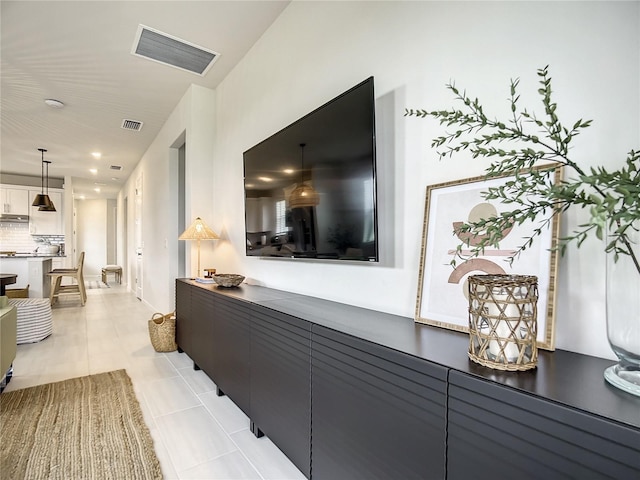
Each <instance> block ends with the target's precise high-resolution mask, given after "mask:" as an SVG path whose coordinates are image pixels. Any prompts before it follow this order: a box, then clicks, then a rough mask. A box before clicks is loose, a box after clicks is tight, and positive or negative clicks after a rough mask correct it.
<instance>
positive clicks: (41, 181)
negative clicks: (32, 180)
mask: <svg viewBox="0 0 640 480" xmlns="http://www.w3.org/2000/svg"><path fill="white" fill-rule="evenodd" d="M38 150H40V153H41V154H42V160H41V161H40V193H41V194H42V195H44V152H46V150H45V149H44V148H39V149H38Z"/></svg>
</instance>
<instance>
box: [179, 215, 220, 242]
mask: <svg viewBox="0 0 640 480" xmlns="http://www.w3.org/2000/svg"><path fill="white" fill-rule="evenodd" d="M219 238H220V237H219V236H218V234H217V233H216V232H214V231H213V230H211V229H210V228H209V227H208V226H207V224H206V223H204V222H203V221H202V219H201V218H200V217H197V218H196V219H195V220H194V221H193V223H192V224H191V226H190V227H189V228H187V229H186V230H185V231H184V232H182V234H181V235H180V236H179V237H178V240H218V239H219Z"/></svg>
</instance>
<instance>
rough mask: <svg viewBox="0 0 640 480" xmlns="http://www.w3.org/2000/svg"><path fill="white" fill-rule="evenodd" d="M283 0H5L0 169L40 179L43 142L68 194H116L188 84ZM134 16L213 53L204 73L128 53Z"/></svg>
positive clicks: (229, 58)
mask: <svg viewBox="0 0 640 480" xmlns="http://www.w3.org/2000/svg"><path fill="white" fill-rule="evenodd" d="M288 3H289V0H287V1H268V0H266V1H265V0H259V1H237V0H235V1H37V2H32V1H6V0H2V2H1V3H0V9H1V10H0V18H1V20H0V21H1V25H0V26H1V43H0V54H1V55H0V57H1V70H0V75H1V90H0V94H1V104H0V106H1V111H0V114H1V137H0V138H1V146H0V172H2V173H18V174H27V175H34V176H37V177H38V178H39V177H40V172H41V154H40V152H39V151H38V148H46V149H47V150H48V151H47V153H45V157H44V158H45V160H50V161H51V162H52V163H51V164H50V165H49V176H50V177H57V178H63V177H65V176H70V177H72V180H73V190H74V195H85V196H86V198H115V196H116V194H117V192H118V191H119V190H120V188H121V186H122V184H123V183H124V181H125V180H126V179H127V177H128V176H129V175H130V174H131V172H132V170H133V168H134V167H135V165H136V164H137V163H138V161H139V160H140V158H141V157H142V155H143V154H144V152H145V151H146V150H147V148H148V147H149V145H150V144H151V142H152V141H153V139H154V138H155V137H156V135H157V134H158V132H159V130H160V128H161V127H162V125H163V124H164V122H165V121H166V119H167V117H168V116H169V114H170V113H171V111H172V110H173V108H174V107H175V106H176V105H177V103H178V102H179V100H180V98H181V97H182V96H183V95H184V94H185V92H186V91H187V89H188V87H189V85H191V84H196V85H202V86H205V87H209V88H215V87H216V86H217V85H218V84H219V83H220V81H221V80H222V79H223V78H224V77H225V76H226V75H227V73H228V72H229V71H230V70H231V69H232V68H233V67H234V66H235V65H236V64H237V63H238V61H239V60H240V59H241V58H242V57H243V56H244V55H245V54H246V52H247V51H248V50H249V49H250V48H251V47H252V45H253V44H254V43H255V42H256V41H257V40H258V38H260V36H261V35H262V34H263V33H264V32H265V30H266V29H267V28H268V27H269V26H270V25H271V24H272V23H273V21H274V20H275V19H276V18H277V16H278V15H279V14H280V13H281V12H282V10H283V9H284V8H285V7H286V6H287V4H288ZM139 24H143V25H145V26H148V27H151V28H153V29H156V30H160V31H162V32H164V33H167V34H169V35H172V36H174V37H178V38H180V39H182V40H186V41H187V42H190V43H192V44H195V45H198V46H200V47H204V48H206V49H209V50H213V51H215V52H218V53H219V54H220V57H219V58H218V60H217V61H216V62H215V64H214V65H213V67H212V68H211V69H210V70H209V71H208V73H207V74H206V75H205V76H204V77H201V76H199V75H196V74H193V73H189V72H185V71H182V70H179V69H176V68H172V67H169V66H166V65H162V64H159V63H157V62H153V61H150V60H147V59H144V58H141V57H138V56H135V55H132V54H131V53H130V52H131V48H132V46H133V43H134V38H135V35H136V30H137V29H138V25H139ZM47 98H54V99H57V100H60V101H62V102H64V104H65V107H64V108H62V109H53V108H51V107H49V106H47V105H45V103H44V100H45V99H47ZM123 119H130V120H137V121H141V122H143V123H144V125H143V127H142V130H141V131H139V132H135V131H130V130H124V129H122V128H121V125H122V121H123ZM96 151H97V152H101V153H102V158H101V159H100V160H96V159H94V158H93V157H92V155H91V154H92V152H96ZM111 165H121V166H122V167H123V169H122V170H121V171H120V172H118V171H115V170H112V169H110V166H111ZM91 168H96V169H97V170H98V173H97V174H95V175H94V174H92V173H91V172H90V171H89V169H91ZM96 182H97V183H101V184H103V185H99V187H100V189H101V192H100V193H96V192H95V191H94V188H96V187H97V185H95V184H96Z"/></svg>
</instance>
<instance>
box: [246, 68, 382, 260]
mask: <svg viewBox="0 0 640 480" xmlns="http://www.w3.org/2000/svg"><path fill="white" fill-rule="evenodd" d="M374 106H375V97H374V89H373V77H370V78H368V79H367V80H365V81H363V82H362V83H360V84H358V85H356V86H355V87H353V88H351V89H349V90H347V91H346V92H344V93H343V94H341V95H339V96H337V97H336V98H334V99H333V100H331V101H329V102H327V103H326V104H324V105H322V106H321V107H319V108H317V109H316V110H314V111H313V112H311V113H309V114H307V115H305V116H304V117H302V118H301V119H299V120H297V121H296V122H294V123H292V124H291V125H289V126H288V127H286V128H284V129H282V130H280V131H279V132H277V133H275V134H274V135H272V136H271V137H269V138H267V139H266V140H264V141H262V142H260V143H259V144H257V145H255V146H254V147H252V148H250V149H249V150H247V151H246V152H244V155H243V157H244V191H245V227H246V235H247V238H246V244H247V249H246V253H247V255H249V256H261V257H279V258H283V257H285V258H312V259H327V260H350V261H367V262H377V261H378V232H377V218H376V155H375V152H376V150H375V109H374Z"/></svg>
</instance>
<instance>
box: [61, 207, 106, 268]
mask: <svg viewBox="0 0 640 480" xmlns="http://www.w3.org/2000/svg"><path fill="white" fill-rule="evenodd" d="M76 215H77V220H76V221H77V230H76V231H77V247H76V248H77V253H76V254H75V255H74V254H73V253H71V252H69V253H68V254H67V255H69V256H71V257H72V258H71V259H70V261H71V264H72V265H73V266H75V265H76V263H77V260H78V255H79V254H80V252H85V254H84V269H83V272H84V277H85V279H86V280H95V279H99V278H100V272H101V269H102V267H104V266H105V265H107V200H105V199H100V200H78V201H76Z"/></svg>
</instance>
